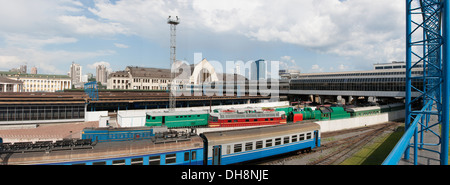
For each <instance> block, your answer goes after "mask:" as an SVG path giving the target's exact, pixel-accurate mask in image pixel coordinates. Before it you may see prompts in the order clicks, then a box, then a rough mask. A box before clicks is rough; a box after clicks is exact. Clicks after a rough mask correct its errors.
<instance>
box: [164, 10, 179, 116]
mask: <svg viewBox="0 0 450 185" xmlns="http://www.w3.org/2000/svg"><path fill="white" fill-rule="evenodd" d="M167 24H170V69H171V70H170V71H171V73H170V79H171V81H170V84H169V89H170V93H169V110H170V111H174V110H175V108H176V101H177V100H176V96H175V91H176V83H175V81H174V80H175V71H172V69H173V64H174V63H175V62H176V47H177V40H176V37H177V25H178V24H180V21H179V19H178V16H176V18H175V19H174V18H171V16H169V18H168V19H167Z"/></svg>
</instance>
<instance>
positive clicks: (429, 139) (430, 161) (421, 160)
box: [398, 116, 440, 165]
mask: <svg viewBox="0 0 450 185" xmlns="http://www.w3.org/2000/svg"><path fill="white" fill-rule="evenodd" d="M430 121H431V123H436V122H437V116H431V118H430ZM432 130H433V131H434V132H435V133H440V131H439V126H435V127H433V128H432ZM423 140H424V142H425V143H433V144H437V143H439V139H438V137H436V135H434V134H433V133H432V132H431V131H427V132H425V134H424V135H423ZM410 143H414V137H412V138H411V141H410ZM424 148H426V149H431V150H434V151H440V145H439V146H424ZM417 157H418V159H417V164H418V165H440V159H439V154H438V153H436V152H431V151H428V150H425V149H422V150H421V149H420V148H419V150H418V154H417ZM398 165H414V148H410V152H409V160H405V159H404V158H403V156H402V159H400V161H399V162H398Z"/></svg>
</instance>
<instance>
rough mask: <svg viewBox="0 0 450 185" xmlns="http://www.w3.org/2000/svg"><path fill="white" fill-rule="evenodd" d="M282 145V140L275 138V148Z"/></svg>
mask: <svg viewBox="0 0 450 185" xmlns="http://www.w3.org/2000/svg"><path fill="white" fill-rule="evenodd" d="M276 145H281V138H275V146H276Z"/></svg>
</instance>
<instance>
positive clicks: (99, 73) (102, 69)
mask: <svg viewBox="0 0 450 185" xmlns="http://www.w3.org/2000/svg"><path fill="white" fill-rule="evenodd" d="M95 75H96V76H95V79H96V80H97V82H100V83H102V85H105V86H106V83H107V80H108V71H107V70H106V66H105V65H98V66H97V67H96V74H95Z"/></svg>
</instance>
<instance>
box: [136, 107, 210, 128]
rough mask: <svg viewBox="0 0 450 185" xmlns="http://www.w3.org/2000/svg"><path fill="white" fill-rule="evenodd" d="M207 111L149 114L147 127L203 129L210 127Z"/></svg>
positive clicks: (146, 122)
mask: <svg viewBox="0 0 450 185" xmlns="http://www.w3.org/2000/svg"><path fill="white" fill-rule="evenodd" d="M208 118H209V114H208V112H207V111H176V112H147V115H146V119H145V120H146V121H145V126H148V127H151V126H163V125H164V126H167V127H168V128H178V127H202V126H208Z"/></svg>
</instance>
